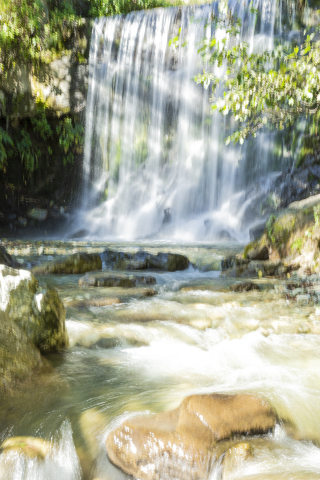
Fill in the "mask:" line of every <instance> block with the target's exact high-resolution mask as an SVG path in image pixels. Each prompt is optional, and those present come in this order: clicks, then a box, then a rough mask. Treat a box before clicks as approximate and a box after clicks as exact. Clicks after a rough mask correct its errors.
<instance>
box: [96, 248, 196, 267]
mask: <svg viewBox="0 0 320 480" xmlns="http://www.w3.org/2000/svg"><path fill="white" fill-rule="evenodd" d="M102 256H103V258H104V260H105V262H106V264H107V266H108V267H110V268H113V269H115V270H161V271H165V272H176V271H178V270H186V269H187V268H188V267H189V260H188V258H187V257H185V256H184V255H180V254H178V253H158V254H157V255H153V254H151V253H148V252H145V251H144V250H139V251H138V252H136V253H130V252H116V251H114V250H110V249H108V250H106V251H105V252H103V254H102Z"/></svg>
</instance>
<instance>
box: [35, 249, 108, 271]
mask: <svg viewBox="0 0 320 480" xmlns="http://www.w3.org/2000/svg"><path fill="white" fill-rule="evenodd" d="M101 268H102V262H101V257H100V255H99V254H98V253H85V252H79V253H74V254H73V255H68V256H66V257H63V258H57V259H55V260H53V261H51V262H47V263H44V264H42V265H37V266H36V267H34V268H33V269H32V272H33V273H34V274H35V275H50V274H60V275H73V274H81V273H86V272H94V271H95V270H101Z"/></svg>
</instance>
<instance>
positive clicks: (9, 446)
mask: <svg viewBox="0 0 320 480" xmlns="http://www.w3.org/2000/svg"><path fill="white" fill-rule="evenodd" d="M50 447H51V445H50V443H49V442H47V441H46V440H43V439H42V438H38V437H11V438H8V439H7V440H5V441H4V442H2V444H1V446H0V452H1V453H6V452H8V451H15V452H18V453H23V454H24V455H26V456H27V457H29V458H38V459H40V460H43V459H45V458H46V456H47V455H49V453H50Z"/></svg>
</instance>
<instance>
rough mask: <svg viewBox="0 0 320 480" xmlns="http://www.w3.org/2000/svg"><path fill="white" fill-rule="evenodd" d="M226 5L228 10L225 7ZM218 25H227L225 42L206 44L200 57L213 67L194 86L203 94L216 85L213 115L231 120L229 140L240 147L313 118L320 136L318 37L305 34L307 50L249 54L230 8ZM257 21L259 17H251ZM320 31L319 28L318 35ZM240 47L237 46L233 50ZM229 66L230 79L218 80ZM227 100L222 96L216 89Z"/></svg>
mask: <svg viewBox="0 0 320 480" xmlns="http://www.w3.org/2000/svg"><path fill="white" fill-rule="evenodd" d="M222 5H225V3H224V2H222ZM223 8H224V7H222V8H221V10H222V11H221V14H220V16H219V19H216V20H215V21H216V23H217V24H219V26H221V23H224V28H225V31H226V36H225V38H223V39H222V40H220V41H218V40H216V39H215V38H213V39H211V40H204V41H203V42H202V45H201V47H200V49H199V53H200V54H201V55H202V56H203V57H204V60H205V61H206V63H207V64H208V65H210V66H211V67H212V68H211V67H209V68H208V70H205V71H204V72H203V73H202V74H198V75H197V77H196V79H195V80H196V82H197V83H201V84H203V85H204V87H205V88H208V86H209V85H210V84H211V85H212V90H213V96H212V98H211V101H212V103H213V105H212V109H213V110H216V109H217V110H218V111H219V112H220V113H221V114H223V115H228V114H231V115H232V116H233V118H234V120H235V121H236V122H238V129H237V130H236V131H235V132H234V133H233V134H232V135H231V136H230V137H228V138H227V139H226V144H228V143H230V142H231V141H233V142H234V143H237V142H239V143H240V144H242V143H243V142H244V140H245V139H246V138H248V137H249V136H251V135H252V136H255V135H256V132H257V131H258V130H259V129H260V128H262V127H263V126H264V125H266V124H268V125H269V126H272V127H275V128H277V129H279V130H283V129H284V128H285V127H288V126H290V125H293V124H294V122H296V121H297V119H298V118H299V117H300V116H301V115H304V116H307V118H312V119H313V121H314V122H315V125H316V128H315V134H317V129H318V121H319V118H320V108H319V107H320V40H318V39H317V40H315V39H316V38H317V37H315V32H313V33H309V34H307V32H305V34H306V35H305V37H304V38H305V40H304V42H303V44H302V45H301V46H300V47H298V46H295V47H294V48H292V47H288V48H286V47H285V46H283V45H278V46H277V47H276V48H275V49H274V50H273V51H272V52H269V51H266V52H263V53H251V51H250V49H249V45H248V44H247V43H246V42H237V41H236V42H235V41H234V40H235V39H234V38H233V39H232V37H236V36H237V35H238V32H239V20H238V19H236V18H234V17H233V16H232V15H231V14H230V12H229V11H228V8H227V7H226V10H225V11H223ZM251 14H252V15H256V13H255V12H253V13H251ZM317 30H318V31H319V30H320V28H318V29H317ZM235 43H236V44H235ZM221 65H225V68H226V74H225V76H224V77H223V78H219V77H217V76H216V75H215V74H214V67H216V66H221ZM220 85H223V87H224V94H223V96H219V94H218V90H217V89H218V87H219V86H220Z"/></svg>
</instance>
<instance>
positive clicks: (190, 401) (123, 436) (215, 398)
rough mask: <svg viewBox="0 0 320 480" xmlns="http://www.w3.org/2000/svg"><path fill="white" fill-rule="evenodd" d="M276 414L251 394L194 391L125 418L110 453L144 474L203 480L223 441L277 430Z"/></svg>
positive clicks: (156, 479) (154, 479)
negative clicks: (170, 405) (168, 405)
mask: <svg viewBox="0 0 320 480" xmlns="http://www.w3.org/2000/svg"><path fill="white" fill-rule="evenodd" d="M275 423H276V416H275V414H274V413H273V411H272V409H271V407H270V406H269V405H268V404H267V403H266V402H265V401H263V400H261V399H260V398H257V397H254V396H252V395H248V394H243V395H242V394H238V395H222V394H212V395H192V396H190V397H187V398H186V399H185V400H184V401H183V402H182V404H181V405H180V407H179V408H177V409H176V410H173V411H169V412H165V413H160V414H157V415H154V416H139V417H136V418H131V419H128V420H126V421H125V422H123V423H122V425H120V426H119V427H118V428H116V429H115V430H114V431H112V432H111V433H110V434H109V435H108V438H107V441H106V447H107V453H108V456H109V459H110V460H111V462H112V463H114V464H115V465H116V466H118V467H119V468H121V469H122V470H123V471H124V472H125V473H127V474H130V475H133V476H134V477H137V478H140V479H142V480H160V479H166V478H179V479H181V480H184V479H185V480H187V479H188V480H202V479H205V478H207V477H208V474H209V471H210V467H211V463H212V461H215V460H216V459H217V456H218V455H221V454H222V453H223V452H221V449H219V444H220V442H222V441H224V440H228V439H234V438H236V437H237V436H238V437H239V436H243V435H258V434H264V433H267V432H269V431H271V430H272V429H273V428H274V426H275Z"/></svg>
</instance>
